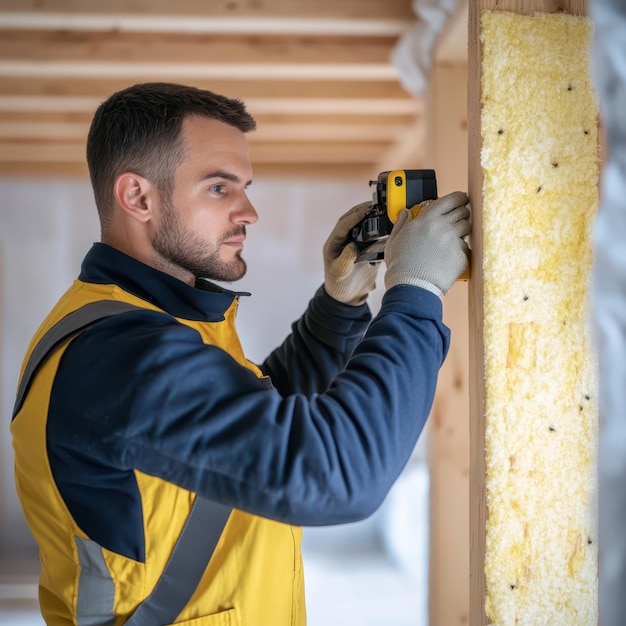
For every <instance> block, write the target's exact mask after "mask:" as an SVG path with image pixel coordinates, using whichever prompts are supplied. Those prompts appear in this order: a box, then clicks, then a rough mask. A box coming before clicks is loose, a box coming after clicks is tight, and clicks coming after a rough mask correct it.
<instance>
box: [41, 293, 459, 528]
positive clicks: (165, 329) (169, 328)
mask: <svg viewBox="0 0 626 626" xmlns="http://www.w3.org/2000/svg"><path fill="white" fill-rule="evenodd" d="M447 346H448V330H447V329H446V328H445V326H443V324H442V322H441V302H440V300H439V298H437V297H436V296H434V295H433V294H431V293H429V292H427V291H425V290H422V289H419V288H417V287H410V286H396V287H394V288H392V289H390V290H389V291H388V292H387V293H386V295H385V297H384V298H383V302H382V305H381V310H380V312H379V314H378V315H377V316H376V317H375V319H374V320H373V321H372V322H371V324H370V325H369V328H368V330H367V332H366V334H365V336H364V337H363V339H362V341H361V342H360V343H359V344H358V345H357V346H356V347H355V349H354V351H353V353H352V356H351V358H350V359H349V360H348V362H347V364H346V366H345V367H344V368H343V370H342V371H341V372H340V373H339V374H338V375H337V376H336V377H335V378H334V380H333V381H332V382H331V383H330V385H329V386H328V389H327V390H326V391H325V392H324V393H321V394H317V395H315V394H314V395H310V396H307V395H304V394H291V395H287V396H282V395H281V394H280V393H279V392H278V391H277V390H276V389H274V388H271V387H270V386H268V385H267V384H266V382H265V381H264V380H263V379H260V378H258V377H257V376H255V375H254V374H253V373H252V372H250V371H249V370H247V369H245V368H243V367H241V366H240V365H239V364H237V363H236V362H235V361H234V360H233V359H232V358H231V357H230V356H229V355H228V354H227V353H226V352H224V351H223V350H221V349H219V348H216V347H214V346H207V345H205V344H203V343H202V341H201V340H200V337H199V335H198V334H197V333H196V331H194V330H192V329H190V328H189V327H187V326H184V325H182V324H179V323H177V322H175V321H173V320H171V319H170V318H168V317H167V316H164V315H162V314H157V313H152V312H140V313H127V314H124V315H119V316H116V317H115V318H112V319H110V320H107V321H105V322H102V323H100V324H98V325H97V326H95V327H93V328H92V329H89V330H88V331H86V332H84V333H83V334H82V335H81V336H79V337H78V338H77V339H75V340H74V341H73V342H72V343H71V344H70V346H69V347H68V349H67V350H66V352H65V354H64V356H63V359H62V362H61V365H60V367H59V370H58V374H57V379H56V381H55V384H54V388H53V393H52V398H51V406H50V417H49V424H52V426H51V427H49V431H50V436H51V437H52V439H53V440H52V441H51V442H49V445H50V446H51V447H52V448H56V450H57V451H59V450H60V451H62V453H63V455H64V458H67V455H68V454H69V455H72V454H75V455H77V456H80V457H81V458H85V455H86V454H87V453H88V456H89V462H90V463H93V464H96V465H98V466H99V467H104V468H106V467H109V468H114V469H115V470H116V471H120V470H122V471H123V470H135V469H137V470H139V471H141V472H144V473H146V474H149V475H154V476H158V477H161V478H163V479H164V480H167V481H171V482H173V483H175V484H178V485H180V486H181V487H184V488H186V489H190V490H192V491H196V492H198V493H201V494H203V495H204V496H206V497H208V498H211V499H215V500H218V501H220V502H223V503H225V504H228V505H231V506H233V507H236V508H238V509H241V510H244V511H247V512H250V513H253V514H256V515H260V516H264V517H268V518H271V519H275V520H278V521H282V522H287V523H291V524H296V525H325V524H335V523H342V522H349V521H355V520H358V519H362V518H364V517H367V516H368V515H370V514H371V513H373V512H374V511H375V510H376V508H377V507H378V506H379V505H380V504H381V502H382V500H383V499H384V497H385V495H386V494H387V492H388V490H389V489H390V487H391V486H392V484H393V483H394V481H395V480H396V478H397V477H398V475H399V473H400V472H401V470H402V468H403V467H404V465H405V464H406V462H407V460H408V458H409V456H410V454H411V452H412V450H413V448H414V446H415V443H416V441H417V438H418V437H419V434H420V432H421V431H422V428H423V426H424V423H425V421H426V418H427V416H428V414H429V411H430V408H431V403H432V400H433V396H434V391H435V384H436V380H437V374H438V370H439V367H440V365H441V363H442V362H443V359H444V357H445V354H446V350H447Z"/></svg>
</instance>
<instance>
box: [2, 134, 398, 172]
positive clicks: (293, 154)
mask: <svg viewBox="0 0 626 626" xmlns="http://www.w3.org/2000/svg"><path fill="white" fill-rule="evenodd" d="M385 146H386V142H383V141H368V142H363V141H357V142H354V141H353V142H333V143H332V144H328V143H327V144H324V145H321V144H320V143H318V142H312V141H303V142H299V143H297V144H296V143H287V142H279V141H270V142H259V143H251V145H250V154H251V159H252V164H253V167H254V165H255V164H256V163H324V162H326V163H353V164H367V163H371V162H372V160H374V159H375V158H376V155H377V154H380V152H381V151H382V150H384V149H385ZM84 160H85V142H84V141H67V140H64V141H53V142H41V141H7V140H2V141H0V162H5V163H11V162H13V163H19V162H39V163H47V162H51V163H81V162H83V161H84Z"/></svg>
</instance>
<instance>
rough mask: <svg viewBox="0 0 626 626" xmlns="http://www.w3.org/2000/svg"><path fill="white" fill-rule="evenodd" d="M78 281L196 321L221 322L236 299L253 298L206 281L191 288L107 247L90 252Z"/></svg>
mask: <svg viewBox="0 0 626 626" xmlns="http://www.w3.org/2000/svg"><path fill="white" fill-rule="evenodd" d="M78 278H79V280H81V281H83V282H86V283H94V284H99V285H109V284H114V285H117V286H119V287H120V288H121V289H123V290H124V291H128V292H129V293H132V294H133V295H135V296H137V297H139V298H142V299H143V300H147V301H148V302H151V303H152V304H154V305H155V306H158V307H159V308H160V309H163V310H164V311H167V312H168V313H169V314H170V315H173V316H174V317H178V318H183V319H188V320H196V321H208V322H217V321H221V320H223V319H224V313H225V312H226V310H227V309H228V308H229V307H230V306H231V305H232V303H233V300H235V298H236V297H237V296H239V295H250V294H249V293H244V292H236V291H230V290H228V289H223V288H222V287H220V286H219V285H216V284H214V283H212V282H210V281H209V280H205V279H199V280H198V281H197V282H196V285H195V286H194V287H191V286H189V285H187V284H186V283H184V282H182V281H180V280H178V279H177V278H174V277H173V276H170V275H169V274H165V273H164V272H161V271H159V270H156V269H154V268H152V267H150V266H148V265H145V264H144V263H142V262H141V261H138V260H137V259H135V258H133V257H130V256H128V255H127V254H124V253H123V252H120V251H119V250H116V249H115V248H112V247H111V246H109V245H107V244H104V243H95V244H94V245H93V247H92V248H91V250H89V252H88V253H87V255H86V256H85V258H84V260H83V263H82V266H81V272H80V276H79V277H78Z"/></svg>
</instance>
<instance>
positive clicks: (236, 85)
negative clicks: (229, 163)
mask: <svg viewBox="0 0 626 626" xmlns="http://www.w3.org/2000/svg"><path fill="white" fill-rule="evenodd" d="M149 78H150V77H147V76H145V77H143V76H141V75H138V76H135V77H133V79H132V80H130V79H127V78H121V77H110V78H93V77H90V76H87V77H85V78H81V79H76V78H63V77H54V76H49V75H46V76H40V77H38V78H37V80H33V79H32V78H26V77H23V76H2V75H0V93H1V94H4V95H8V94H11V95H14V96H17V95H21V96H33V97H34V96H40V97H41V96H56V97H68V98H76V97H81V98H82V97H88V98H106V97H107V96H109V95H110V94H112V93H114V92H116V91H119V90H121V89H124V88H126V87H129V86H130V85H132V84H134V83H136V82H139V81H142V80H144V79H146V80H148V79H149ZM159 80H162V81H172V82H180V76H179V75H177V74H176V73H173V74H172V75H171V76H168V75H167V74H165V73H163V74H162V75H161V76H160V78H159ZM184 82H185V84H188V85H192V86H194V87H198V88H199V89H209V90H211V91H214V92H216V93H221V94H224V95H226V96H229V97H233V98H240V99H243V100H244V101H245V100H247V99H248V98H347V99H353V100H363V99H365V100H372V99H393V100H412V96H411V95H410V94H408V93H407V92H406V91H405V90H404V88H403V87H402V86H401V85H400V84H399V83H398V82H397V81H396V80H392V79H389V80H368V79H364V80H354V81H353V80H349V81H337V80H324V79H321V80H314V81H303V80H296V81H293V80H285V79H283V80H280V79H277V80H271V81H270V80H264V79H262V78H260V79H259V78H253V79H250V80H240V79H228V78H219V79H209V78H205V79H202V78H197V79H193V80H186V81H184Z"/></svg>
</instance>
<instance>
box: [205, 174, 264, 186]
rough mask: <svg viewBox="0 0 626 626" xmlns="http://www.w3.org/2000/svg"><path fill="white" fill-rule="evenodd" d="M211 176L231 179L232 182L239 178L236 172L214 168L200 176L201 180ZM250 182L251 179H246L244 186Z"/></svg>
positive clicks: (238, 181) (239, 179) (208, 178)
mask: <svg viewBox="0 0 626 626" xmlns="http://www.w3.org/2000/svg"><path fill="white" fill-rule="evenodd" d="M211 178H224V179H225V180H231V181H232V182H234V183H240V182H241V178H240V177H239V176H237V174H233V173H232V172H227V171H225V170H215V171H214V172H209V173H208V174H205V175H204V176H203V177H202V180H211ZM251 184H252V179H250V180H248V181H246V185H245V186H246V187H248V186H250V185H251Z"/></svg>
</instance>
